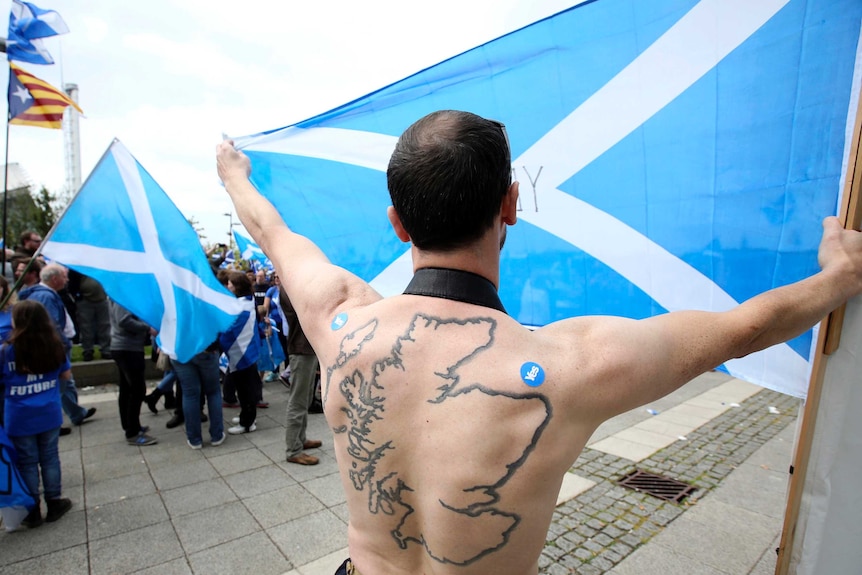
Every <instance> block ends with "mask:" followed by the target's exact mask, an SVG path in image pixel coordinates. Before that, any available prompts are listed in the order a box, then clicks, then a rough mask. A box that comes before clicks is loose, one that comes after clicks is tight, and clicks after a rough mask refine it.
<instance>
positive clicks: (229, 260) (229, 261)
mask: <svg viewBox="0 0 862 575" xmlns="http://www.w3.org/2000/svg"><path fill="white" fill-rule="evenodd" d="M235 261H236V258H235V257H234V255H233V250H228V251H227V253H226V254H225V255H224V261H222V263H221V265H220V266H219V267H220V268H222V269H224V268H226V267H230V266H231V265H233V263H234V262H235Z"/></svg>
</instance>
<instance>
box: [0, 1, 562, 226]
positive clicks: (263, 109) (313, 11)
mask: <svg viewBox="0 0 862 575" xmlns="http://www.w3.org/2000/svg"><path fill="white" fill-rule="evenodd" d="M33 3H34V4H35V5H37V6H39V7H40V8H43V9H52V10H56V11H57V12H58V13H59V14H60V15H61V16H62V17H63V19H64V20H65V21H66V23H67V24H68V26H69V29H70V33H69V34H66V35H64V36H59V37H56V38H48V39H46V40H45V45H46V47H47V48H48V50H49V51H50V52H51V54H52V55H53V56H54V59H55V60H56V61H57V63H56V64H55V65H53V66H38V65H33V64H27V63H21V66H22V67H24V68H25V69H27V70H28V71H30V72H31V73H33V74H34V75H36V76H38V77H40V78H42V79H43V80H45V81H47V82H50V83H52V84H53V85H55V86H57V87H61V86H62V85H63V84H65V83H75V84H77V85H78V88H79V97H78V101H79V104H80V106H81V108H82V109H83V110H84V114H85V117H84V118H81V120H80V142H81V172H82V176H83V178H84V179H86V177H87V174H89V172H90V171H91V170H92V168H93V167H94V166H95V165H96V163H97V162H98V160H99V158H100V157H101V156H102V154H103V153H104V152H105V150H106V149H107V147H108V145H109V144H110V143H111V141H112V140H113V138H118V139H119V140H120V141H122V142H123V143H124V144H125V146H126V147H127V148H128V149H129V151H131V153H132V154H133V155H134V156H135V157H136V158H137V159H138V161H139V162H140V163H141V165H143V166H144V168H146V169H147V170H148V171H149V172H150V173H151V174H152V176H153V177H154V178H155V179H156V181H157V182H159V184H160V185H161V186H162V188H164V190H165V191H166V192H167V193H168V195H169V196H170V197H171V199H172V200H173V201H174V203H175V204H176V205H177V207H179V209H180V210H181V211H182V212H183V214H184V215H185V216H186V217H187V218H194V219H195V220H196V221H197V222H199V224H200V226H201V227H202V228H203V233H204V234H205V235H206V239H205V240H204V242H216V241H217V242H224V241H226V239H227V233H228V229H229V218H228V217H227V216H225V213H228V212H232V209H233V208H232V205H231V203H230V200H229V199H228V197H227V194H226V193H225V192H224V190H223V189H222V188H221V187H220V185H219V182H218V178H217V175H216V171H215V160H214V150H215V146H216V144H217V143H218V141H219V140H220V139H221V135H222V133H227V134H229V135H232V136H241V135H246V134H252V133H257V132H260V131H264V130H271V129H274V128H279V127H282V126H286V125H289V124H293V123H295V122H298V121H301V120H304V119H306V118H308V117H311V116H314V115H317V114H319V113H321V112H325V111H327V110H329V109H331V108H334V107H336V106H339V105H341V104H343V103H346V102H349V101H351V100H353V99H355V98H357V97H359V96H362V95H364V94H367V93H368V92H371V91H373V90H376V89H378V88H380V87H383V86H385V85H388V84H391V83H392V82H395V81H397V80H399V79H401V78H403V77H405V76H408V75H410V74H412V73H414V72H417V71H419V70H422V69H424V68H426V67H428V66H430V65H433V64H435V63H437V62H439V61H441V60H444V59H446V58H449V57H451V56H454V55H456V54H459V53H461V52H463V51H465V50H468V49H470V48H472V47H474V46H477V45H479V44H482V43H484V42H487V41H489V40H492V39H494V38H496V37H498V36H500V35H502V34H505V33H507V32H511V31H513V30H516V29H518V28H520V27H522V26H525V25H527V24H529V23H531V22H533V21H535V20H538V19H540V18H544V17H545V16H549V15H551V14H554V13H556V12H558V11H560V10H563V9H565V8H567V7H568V6H570V5H573V4H577V3H579V2H578V1H577V0H541V1H532V0H470V1H467V2H465V1H464V0H435V1H433V2H427V1H424V0H413V1H405V0H370V1H368V2H349V1H345V0H313V1H310V0H304V1H297V0H291V1H286V0H257V1H255V2H248V3H245V4H243V6H242V7H240V6H239V5H238V4H237V3H233V2H231V3H228V2H221V1H217V0H216V1H213V0H149V1H148V2H135V3H132V2H118V1H116V0H88V1H87V2H81V1H80V0H75V1H73V0H41V1H39V0H36V1H34V2H33ZM10 4H11V3H9V2H8V1H7V2H0V10H2V9H5V10H6V14H8V9H9V5H10ZM0 34H2V32H0ZM2 106H3V107H5V106H6V103H5V100H4V102H3V104H2ZM4 115H5V111H4ZM4 152H5V147H4ZM8 157H9V162H10V163H13V162H18V163H19V164H21V166H22V167H23V168H24V169H25V170H26V171H27V173H28V174H29V175H30V178H31V180H32V181H33V182H34V183H35V184H36V185H37V186H38V185H45V186H46V187H48V189H49V190H51V191H54V192H59V191H61V190H62V189H63V188H64V186H65V182H66V177H65V166H64V142H63V135H62V132H61V131H59V130H46V129H40V128H33V127H27V126H10V133H9V156H8ZM234 218H235V216H234Z"/></svg>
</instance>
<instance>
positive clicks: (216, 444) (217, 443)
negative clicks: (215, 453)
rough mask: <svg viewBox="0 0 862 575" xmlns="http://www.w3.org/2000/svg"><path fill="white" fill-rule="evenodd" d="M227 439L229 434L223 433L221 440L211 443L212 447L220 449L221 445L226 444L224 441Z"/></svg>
mask: <svg viewBox="0 0 862 575" xmlns="http://www.w3.org/2000/svg"><path fill="white" fill-rule="evenodd" d="M225 439H227V433H225V432H224V431H222V433H221V439H217V440H215V441H211V442H210V445H212V446H213V447H218V446H219V445H221V444H222V443H224V440H225Z"/></svg>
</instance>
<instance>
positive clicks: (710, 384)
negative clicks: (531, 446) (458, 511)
mask: <svg viewBox="0 0 862 575" xmlns="http://www.w3.org/2000/svg"><path fill="white" fill-rule="evenodd" d="M728 380H730V378H729V377H728V376H726V375H724V374H718V373H712V374H706V375H704V376H701V377H700V378H698V379H696V380H695V381H693V382H691V383H690V384H688V385H687V386H685V387H683V388H682V389H681V390H678V391H677V392H675V393H674V394H671V395H670V396H668V397H666V398H664V399H662V400H660V401H659V402H656V403H654V404H651V405H650V406H647V407H648V408H649V409H651V410H653V412H656V411H659V412H660V411H663V410H667V409H669V408H671V407H673V406H674V405H678V404H679V403H682V402H684V401H687V400H689V399H691V398H693V397H695V396H697V395H698V394H700V393H702V392H704V391H707V390H709V389H712V388H714V387H716V386H718V385H720V384H721V383H723V382H726V381H728ZM115 390H116V388H115V386H113V385H106V386H98V387H96V388H94V389H89V390H85V391H83V392H82V397H81V403H82V404H84V405H94V406H96V407H98V413H97V414H96V417H94V418H93V420H92V421H90V422H88V423H86V424H85V425H83V426H80V427H75V428H73V434H72V435H71V436H69V437H64V438H61V440H60V449H61V460H62V466H63V487H64V495H65V496H68V497H70V498H72V500H73V502H74V507H73V510H72V511H71V512H70V513H69V514H68V515H67V516H65V517H63V519H61V520H60V521H58V522H56V523H52V524H45V525H43V526H42V527H40V528H38V529H33V530H27V529H23V528H22V529H19V530H16V531H14V532H6V531H5V530H2V529H0V574H2V575H12V574H18V573H21V574H24V573H26V574H33V573H38V574H40V575H49V574H52V573H62V574H64V575H77V574H82V575H84V574H86V575H100V574H126V573H141V574H143V573H159V574H162V575H164V574H173V573H176V574H211V573H230V574H231V575H243V574H246V573H248V574H254V575H268V574H273V575H278V574H290V575H323V574H325V573H332V572H333V570H334V566H336V565H337V564H339V563H340V561H341V559H343V558H344V557H345V556H346V551H345V549H346V546H347V519H348V517H347V508H346V504H345V498H344V493H343V490H342V487H341V483H340V480H339V478H338V471H337V468H336V465H335V459H334V456H333V453H332V441H331V439H330V437H329V431H328V429H327V427H326V424H325V421H324V419H323V416H322V415H319V414H314V415H311V416H310V419H309V433H308V436H309V437H310V438H320V439H322V440H323V447H322V448H321V449H317V450H313V451H312V453H314V455H316V456H318V457H320V459H321V464H320V465H318V466H314V467H303V466H299V465H295V464H290V463H287V462H286V461H285V460H284V427H283V417H284V408H285V399H286V393H285V390H284V388H283V387H282V386H281V385H280V384H279V383H267V384H266V385H265V392H264V393H265V397H266V400H267V401H269V402H270V408H269V409H260V410H258V420H257V426H258V430H257V431H256V432H254V433H251V434H246V435H239V436H229V437H228V440H227V442H226V443H224V444H223V445H221V446H218V447H213V446H211V445H209V443H208V442H205V447H204V449H201V450H199V451H192V450H191V449H189V448H188V446H187V445H186V443H185V434H184V432H183V429H182V428H181V427H180V428H176V429H170V430H169V429H166V428H165V425H164V424H165V422H166V421H167V420H168V419H169V417H170V413H168V412H165V411H162V410H160V412H159V414H158V415H152V414H150V413H149V412H148V411H147V410H146V407H145V408H144V412H143V413H142V422H143V423H144V424H145V425H149V426H151V432H150V433H151V434H152V435H154V436H155V437H157V438H158V440H159V443H158V444H157V445H154V446H150V447H135V446H130V445H127V444H126V443H125V441H124V438H123V434H122V431H121V429H120V424H119V417H118V414H117V406H116V399H115ZM91 402H92V403H91ZM798 407H799V401H798V400H795V399H793V398H790V397H788V396H784V395H781V394H778V393H775V392H771V391H767V390H762V391H759V392H758V393H756V394H755V395H753V396H752V397H750V398H749V399H747V400H745V401H742V402H741V403H740V404H739V405H738V406H734V407H732V408H731V409H729V410H728V411H726V412H725V413H723V414H721V415H719V416H717V417H715V418H714V419H712V420H711V421H710V422H709V423H707V424H705V425H703V426H702V427H700V428H698V429H696V430H694V431H693V432H691V433H688V434H687V435H686V436H685V438H684V439H680V440H679V441H676V442H675V443H673V444H671V445H669V446H668V447H666V448H664V449H662V450H660V451H658V452H656V453H654V454H653V455H652V456H650V457H648V458H646V459H644V460H643V461H640V462H637V463H635V462H633V461H629V460H626V459H624V458H621V457H616V456H613V455H609V454H606V453H602V452H600V451H596V450H594V449H590V448H587V449H585V450H584V453H583V455H582V456H581V457H580V458H579V459H578V461H577V462H576V463H575V465H574V466H573V467H572V469H571V472H572V473H574V474H577V475H579V476H581V477H583V478H586V479H589V480H591V481H593V482H595V485H594V486H593V487H591V488H590V489H588V490H586V491H584V492H583V493H580V494H579V495H577V496H576V497H574V498H573V499H570V500H569V501H566V502H564V503H562V504H561V505H559V506H558V507H557V509H556V511H555V513H554V518H553V522H552V525H551V527H550V529H549V531H548V535H547V542H546V546H545V549H544V551H543V553H542V555H541V559H540V562H539V572H540V573H541V574H554V575H556V574H562V573H576V574H582V575H593V574H601V573H610V574H613V575H631V574H635V573H637V574H647V575H649V574H651V573H655V574H657V575H658V574H661V575H674V574H676V573H680V574H682V573H685V574H686V575H696V574H705V575H736V574H740V575H765V574H766V573H772V572H773V569H774V565H775V553H774V548H775V547H776V546H777V544H778V536H779V534H780V529H781V521H782V516H783V512H784V492H785V489H786V484H787V467H788V465H789V462H790V457H791V449H792V445H793V432H794V427H795V426H794V425H791V424H792V423H793V422H794V421H795V419H796V415H797V412H798ZM770 408H772V409H770ZM236 411H237V410H234V409H225V410H224V412H225V418H226V420H227V421H229V420H230V418H231V417H233V416H234V415H236V413H235V412H236ZM776 412H777V413H776ZM650 417H652V415H651V413H650V412H649V411H647V409H645V408H640V409H637V410H633V411H631V412H629V413H626V414H623V415H621V416H619V417H617V418H614V419H613V420H611V421H609V422H607V423H606V424H604V425H603V426H602V427H601V428H599V430H598V431H597V432H596V434H595V435H594V437H593V441H596V440H598V439H602V438H604V437H607V436H609V435H611V434H613V433H617V432H619V431H622V430H625V429H628V428H629V427H631V426H632V425H634V424H636V423H639V422H642V421H645V420H647V419H649V418H650ZM204 429H205V433H204V436H205V437H206V436H207V434H206V424H204ZM635 468H637V469H642V470H644V471H649V472H652V473H657V474H661V475H665V476H668V477H672V478H673V479H677V480H680V481H684V482H686V483H688V484H690V485H692V486H693V487H695V488H696V491H695V492H694V494H693V495H692V496H690V497H688V498H687V499H686V500H685V501H684V502H682V503H672V502H667V501H663V500H661V499H658V498H656V497H653V496H651V495H648V494H644V493H640V492H636V491H632V490H629V489H626V488H624V487H621V486H620V485H618V484H617V481H618V480H619V479H620V478H621V477H622V476H623V475H625V474H626V473H628V472H630V471H632V470H634V469H635Z"/></svg>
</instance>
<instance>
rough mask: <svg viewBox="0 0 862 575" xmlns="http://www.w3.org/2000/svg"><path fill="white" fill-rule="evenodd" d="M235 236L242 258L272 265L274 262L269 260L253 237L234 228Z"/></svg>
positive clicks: (268, 265)
mask: <svg viewBox="0 0 862 575" xmlns="http://www.w3.org/2000/svg"><path fill="white" fill-rule="evenodd" d="M233 238H234V240H235V241H236V247H237V250H239V253H240V256H241V257H242V259H244V260H248V261H250V262H255V261H256V262H259V263H261V264H263V265H264V267H272V262H270V261H269V258H268V257H266V254H265V253H263V250H262V249H260V246H259V245H257V244H256V243H254V241H253V240H252V239H251V238H248V237H246V236H244V235H242V234H241V233H239V232H238V231H237V230H233Z"/></svg>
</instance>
